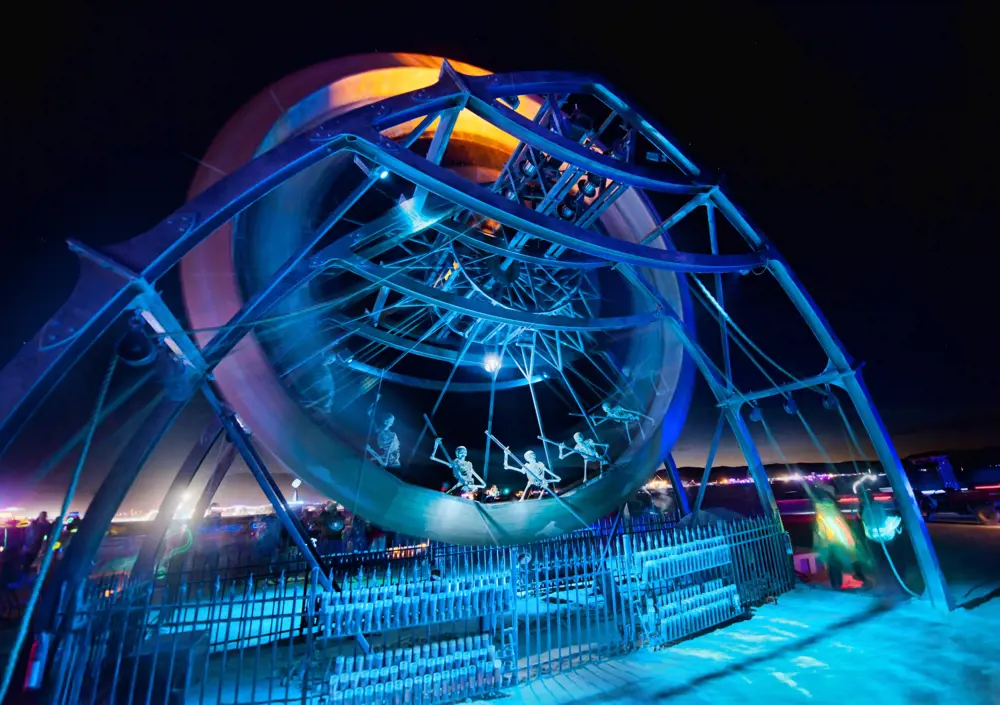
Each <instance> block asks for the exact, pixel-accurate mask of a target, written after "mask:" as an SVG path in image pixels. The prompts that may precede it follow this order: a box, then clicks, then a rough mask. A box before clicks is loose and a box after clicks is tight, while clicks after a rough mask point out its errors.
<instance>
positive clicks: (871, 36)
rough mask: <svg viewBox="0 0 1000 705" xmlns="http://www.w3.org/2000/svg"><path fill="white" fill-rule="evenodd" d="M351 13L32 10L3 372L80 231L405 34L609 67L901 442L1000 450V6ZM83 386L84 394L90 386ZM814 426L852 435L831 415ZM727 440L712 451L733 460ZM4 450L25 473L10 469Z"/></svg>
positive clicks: (481, 55) (405, 43)
mask: <svg viewBox="0 0 1000 705" xmlns="http://www.w3.org/2000/svg"><path fill="white" fill-rule="evenodd" d="M338 5H339V4H338V3H328V4H324V5H323V6H322V7H323V8H324V9H320V7H321V6H320V5H319V4H316V3H310V4H309V5H308V6H303V7H300V8H298V9H295V8H293V7H292V6H291V5H286V4H284V3H281V4H279V5H277V6H276V5H275V4H273V3H270V4H268V5H267V6H266V7H267V10H266V11H263V12H260V13H257V12H255V11H253V10H252V9H250V8H252V4H239V5H235V4H234V5H232V6H231V7H230V8H225V9H223V4H218V5H216V6H215V7H216V9H209V10H206V9H204V8H199V9H195V7H194V6H193V5H192V6H191V7H190V8H187V9H184V8H183V7H182V4H181V5H177V4H170V5H169V8H170V10H171V11H170V12H169V13H168V12H166V11H165V10H153V9H144V8H142V7H137V6H135V5H131V6H129V9H128V10H127V11H126V10H122V9H115V10H114V11H113V12H112V11H93V10H91V9H86V10H85V9H84V8H83V7H81V6H77V7H75V8H64V9H62V10H60V11H59V13H55V12H52V13H50V16H38V17H36V18H35V20H34V21H32V22H23V24H22V26H20V27H19V28H18V29H17V36H18V37H19V38H18V42H19V45H20V46H22V47H24V48H23V49H21V55H20V57H19V60H18V61H16V62H14V63H7V64H6V65H5V72H6V73H7V76H6V80H5V81H4V85H5V91H4V93H5V95H4V100H3V102H2V105H3V108H2V114H3V118H4V122H3V125H4V130H3V133H4V140H5V148H4V153H5V155H10V156H8V161H7V164H8V168H7V170H6V171H7V174H8V176H9V177H11V183H10V185H9V186H8V187H7V188H6V189H5V191H6V195H7V196H8V201H7V206H6V208H5V211H6V212H5V216H6V217H5V219H4V224H5V227H4V228H3V234H4V240H3V250H2V257H0V267H2V268H3V269H2V277H0V306H2V307H3V314H2V319H0V320H2V321H3V336H2V338H0V363H3V362H5V361H6V360H8V359H9V358H10V357H11V356H12V355H13V354H14V351H15V350H16V349H17V347H18V346H19V345H20V344H21V342H22V341H23V340H25V339H27V338H29V337H30V336H31V335H32V334H33V333H34V332H35V331H36V330H37V329H38V328H39V327H40V326H41V324H42V323H43V322H44V321H45V320H46V319H47V318H48V317H49V315H51V313H52V312H53V311H54V310H55V309H56V308H57V307H58V305H59V304H60V303H61V301H62V300H63V298H64V297H65V296H66V294H67V293H68V292H69V290H70V289H71V288H72V283H73V279H74V276H75V262H74V258H73V256H72V255H70V254H69V253H68V251H67V250H66V248H65V245H64V240H65V239H66V238H68V237H72V238H77V239H80V240H82V241H84V242H86V243H89V244H94V245H100V244H106V243H111V242H115V241H118V240H122V239H126V238H128V237H130V236H133V235H135V234H137V233H139V232H142V231H144V230H145V229H147V228H149V227H151V226H152V225H154V224H155V223H156V222H158V221H159V220H160V219H162V218H163V217H165V216H166V215H168V214H169V213H170V212H171V211H172V210H174V209H175V208H176V207H178V206H179V205H180V204H181V203H182V202H183V200H184V194H185V191H186V189H187V186H188V183H189V181H190V179H191V176H192V174H193V172H194V169H195V163H194V161H193V157H195V156H199V155H201V154H202V153H203V152H204V151H205V149H206V148H207V146H208V144H209V142H210V141H211V139H212V137H213V136H214V134H215V133H216V131H217V130H218V129H219V128H220V127H221V126H222V124H223V123H224V122H225V121H226V119H227V118H228V117H229V116H230V115H231V114H232V113H233V112H234V111H236V110H237V109H238V108H239V107H240V106H241V105H242V104H243V103H244V102H245V101H247V100H248V99H250V98H251V97H252V96H253V95H255V94H256V93H257V92H258V91H260V90H261V89H263V88H264V87H266V86H267V85H268V84H270V83H272V82H274V81H276V80H278V79H279V78H281V77H282V76H284V75H286V74H288V73H291V72H293V71H295V70H297V69H299V68H303V67H305V66H308V65H310V64H313V63H317V62H320V61H323V60H325V59H329V58H332V57H336V56H342V55H347V54H352V53H363V52H373V51H410V52H417V53H428V54H438V55H445V56H449V57H453V58H455V59H459V60H462V61H467V62H469V63H473V64H478V65H480V66H483V67H486V68H489V69H492V70H495V71H509V70H523V69H570V70H572V69H578V70H584V71H588V72H595V73H599V74H602V75H604V76H606V77H607V78H608V79H609V80H610V81H611V82H612V83H613V84H615V85H616V86H617V87H619V88H620V89H621V90H622V92H624V93H625V94H626V95H628V96H630V97H631V98H632V99H633V100H634V101H635V102H636V103H637V104H638V105H640V106H642V107H644V108H645V109H646V110H647V111H648V112H649V113H651V114H652V115H653V116H655V117H656V118H657V119H658V120H659V121H660V123H661V124H662V125H664V126H665V127H666V128H667V130H669V131H670V132H671V133H672V134H673V135H674V136H675V137H676V138H677V139H678V141H679V142H680V143H681V146H682V148H684V149H685V150H686V151H687V154H688V155H689V156H690V157H692V158H693V159H694V160H695V161H696V162H697V163H699V164H700V165H701V166H703V167H705V168H707V169H709V170H710V171H714V172H719V173H721V174H723V175H724V179H725V184H726V187H727V189H728V192H729V193H730V195H731V196H732V197H733V199H734V200H735V201H736V202H737V203H738V204H740V205H741V206H742V207H743V209H744V210H745V211H746V212H747V213H748V214H749V215H750V216H751V218H752V219H753V220H754V222H755V223H756V224H757V225H759V226H760V227H761V228H762V229H763V230H764V232H765V233H767V235H768V236H769V237H770V238H771V240H772V241H773V242H774V243H775V245H776V246H777V247H778V248H779V249H780V250H781V252H782V253H783V254H784V255H785V257H786V258H787V259H788V260H789V261H790V262H791V264H792V265H793V267H794V268H795V270H796V272H797V273H798V274H799V276H800V278H801V279H802V280H803V282H804V283H805V285H806V287H807V288H808V289H809V290H810V292H811V293H812V294H813V296H814V298H815V299H816V300H817V302H818V303H819V305H820V306H821V307H822V308H823V310H824V312H825V313H826V314H827V316H828V317H829V319H830V320H831V322H832V324H833V326H834V329H835V330H836V331H837V333H838V334H839V336H840V338H841V339H842V341H843V342H844V343H845V344H846V346H847V347H848V350H849V351H850V352H851V353H852V354H853V355H854V356H855V357H856V358H857V359H859V360H863V361H865V362H866V368H865V375H866V379H867V381H868V384H869V386H870V388H871V391H872V394H873V396H874V398H875V400H876V402H877V403H878V405H879V408H880V410H881V411H882V413H883V416H884V418H885V421H886V424H887V426H888V427H889V429H890V431H891V432H892V433H893V435H894V438H895V440H896V442H897V445H898V446H899V450H900V452H901V454H902V455H907V454H910V453H914V452H918V451H923V450H929V449H933V448H948V447H964V448H971V447H978V446H983V445H990V444H997V443H998V441H1000V402H998V399H1000V395H998V392H1000V371H998V370H1000V366H998V365H997V360H998V359H1000V354H998V350H1000V325H998V316H997V306H998V303H1000V295H998V293H997V292H998V287H997V283H996V281H995V275H993V273H992V270H993V269H995V262H996V261H997V255H998V254H1000V246H998V245H997V242H998V235H1000V233H998V231H997V218H996V216H995V213H994V204H993V201H995V200H996V198H995V188H994V184H995V183H996V178H995V169H996V167H995V165H994V163H993V162H992V161H991V156H990V155H991V154H994V153H995V150H996V146H997V145H996V134H995V128H996V121H995V118H994V114H993V113H992V112H990V111H989V110H988V109H987V106H988V105H989V104H990V103H991V100H990V99H989V97H988V93H989V92H990V90H991V86H995V85H996V82H995V80H994V78H993V77H992V76H989V75H987V73H986V70H987V67H988V66H989V65H990V64H991V61H989V60H988V59H987V57H988V54H989V52H987V49H986V47H987V46H990V42H989V41H988V40H987V36H986V27H987V23H986V21H985V19H984V18H979V17H975V16H972V15H970V14H967V13H965V14H963V11H962V10H961V9H959V8H954V7H944V6H941V7H932V8H912V7H906V8H905V9H904V7H903V6H895V7H893V6H882V7H860V6H858V7H853V6H852V7H837V8H835V7H829V8H818V7H812V6H810V7H773V6H767V5H760V6H753V7H751V6H746V5H738V6H730V5H717V4H712V3H699V4H698V6H699V9H698V10H697V11H692V10H685V11H666V10H660V11H659V14H658V15H650V14H648V13H644V12H641V11H640V9H639V8H642V7H645V6H647V4H646V3H643V4H637V5H636V6H635V7H634V8H633V9H632V10H631V11H629V10H628V9H627V6H628V3H617V4H612V5H607V6H605V7H604V8H602V7H601V6H599V5H591V4H589V3H571V4H570V3H567V4H553V5H552V7H553V8H555V7H556V6H557V5H558V9H553V10H551V11H545V10H541V8H542V6H543V3H531V4H528V5H526V6H524V7H523V8H520V9H516V8H515V6H514V5H510V4H508V5H504V6H503V7H505V8H515V9H506V10H503V11H500V10H494V9H488V8H486V7H485V6H482V7H475V6H474V5H472V4H468V5H466V6H465V8H464V9H461V10H456V11H455V12H453V13H452V14H450V15H449V16H447V17H445V18H444V19H441V18H440V17H439V16H438V17H434V18H431V17H429V16H428V17H418V16H417V15H416V14H415V13H406V12H397V11H393V10H390V9H388V6H384V4H375V3H372V4H371V5H372V6H373V8H374V9H373V11H372V12H370V13H369V14H368V15H367V16H365V15H364V14H363V13H364V12H365V7H364V6H361V7H359V8H357V9H355V10H352V11H351V12H350V13H347V14H341V13H338V12H337V10H336V8H337V7H338ZM164 7H166V6H164ZM432 7H434V8H438V9H437V10H436V11H440V9H439V8H443V7H444V8H446V7H448V6H447V4H444V5H442V4H438V3H435V4H433V5H432ZM455 7H458V6H455ZM496 7H500V6H496ZM608 8H610V9H611V10H614V12H612V11H610V10H609V9H608ZM540 11H541V12H542V14H538V13H539V12H540ZM19 12H20V10H19ZM279 12H280V13H281V14H278V13H279ZM161 13H162V14H161ZM617 13H621V15H620V16H619V15H618V14H617ZM11 187H12V188H11ZM727 286H729V292H728V293H729V294H730V297H731V298H730V301H731V302H732V312H733V315H734V317H736V318H737V320H742V321H743V322H744V323H745V324H746V326H747V327H748V328H749V329H751V330H756V332H757V336H758V342H760V343H761V344H762V345H764V346H765V347H767V349H769V350H772V351H775V352H776V354H777V356H778V357H780V358H781V359H782V360H785V361H790V363H789V364H791V365H793V366H794V364H795V361H796V359H797V358H803V359H804V358H805V356H807V355H808V353H807V352H806V351H805V350H804V349H800V343H799V342H797V341H798V340H800V337H797V336H795V335H789V334H787V331H786V330H785V329H784V325H785V323H783V322H782V319H781V317H779V316H777V315H775V311H774V310H772V303H771V300H770V299H767V298H766V297H764V298H761V297H757V296H755V295H753V294H751V293H749V292H747V293H746V295H741V294H742V291H743V289H744V288H745V287H744V286H743V285H742V284H741V283H740V282H738V281H736V282H730V283H729V284H728V285H727ZM813 371H817V370H813ZM79 397H80V398H81V399H85V401H84V402H82V403H83V404H84V406H85V407H88V408H89V405H90V404H91V403H92V402H91V399H92V397H88V396H87V395H86V394H80V395H79ZM698 399H700V400H701V401H704V400H705V394H704V392H703V391H702V392H699V395H698V396H697V397H696V400H698ZM702 406H704V407H705V408H704V409H699V410H696V411H694V412H693V413H692V416H691V420H690V428H689V429H688V431H686V433H685V436H684V437H683V438H682V442H681V443H680V444H679V448H678V460H679V462H680V463H681V464H698V463H700V462H703V461H704V453H705V447H704V446H705V444H706V442H707V439H708V437H709V436H710V435H711V427H712V426H713V424H714V416H713V412H712V411H711V409H710V408H708V406H707V405H702ZM194 413H198V412H197V410H196V411H195V412H194ZM189 423H191V424H192V427H195V426H197V421H192V422H189ZM817 428H818V430H819V432H820V434H821V435H822V436H823V437H824V439H825V440H827V439H831V443H832V439H833V438H834V437H836V438H838V439H839V435H838V434H839V431H837V430H836V429H834V428H833V427H832V426H830V425H829V424H828V423H827V422H825V421H822V420H821V421H818V422H817ZM838 442H840V441H839V440H838ZM47 444H51V441H50V440H48V439H45V440H44V441H43V440H40V441H39V443H38V445H39V449H40V451H42V450H46V449H50V445H47ZM178 447H179V446H178ZM789 447H790V448H791V452H793V453H794V454H795V456H796V457H795V458H794V459H797V460H814V459H816V458H815V451H814V449H812V448H811V447H809V446H808V444H802V445H796V444H795V442H792V441H790V446H789ZM730 451H731V446H729V447H727V452H726V453H725V454H724V455H723V457H722V458H720V460H721V461H722V462H732V463H734V464H735V463H737V462H738V460H737V458H736V457H735V455H734V454H733V453H732V452H730ZM184 452H186V448H183V449H180V450H178V451H177V454H178V457H179V456H181V455H183V453H184ZM832 452H834V453H835V454H836V453H839V451H832ZM839 455H841V456H842V455H843V454H842V453H839ZM765 459H767V458H765ZM171 463H172V461H170V460H168V461H166V462H163V465H165V466H166V465H170V464H171ZM0 467H2V472H3V473H4V477H3V478H2V480H3V481H4V485H5V486H6V487H10V486H11V479H12V473H14V472H15V470H14V468H13V467H12V465H11V464H10V463H5V464H3V465H2V466H0ZM3 504H4V502H3V500H2V499H0V506H2V505H3Z"/></svg>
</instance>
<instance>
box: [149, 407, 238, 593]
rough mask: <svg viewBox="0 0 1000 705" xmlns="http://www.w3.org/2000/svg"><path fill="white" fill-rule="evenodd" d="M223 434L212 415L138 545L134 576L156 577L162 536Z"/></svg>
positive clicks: (219, 424)
mask: <svg viewBox="0 0 1000 705" xmlns="http://www.w3.org/2000/svg"><path fill="white" fill-rule="evenodd" d="M221 434H222V424H221V423H220V422H219V420H218V419H215V418H213V419H212V420H211V421H210V422H209V423H208V426H206V428H205V430H204V431H202V434H201V437H200V438H199V439H198V442H197V443H195V445H194V447H193V448H191V452H190V453H188V456H187V457H186V458H185V459H184V462H183V463H181V467H180V469H179V470H178V471H177V474H176V475H175V476H174V481H173V482H172V483H171V484H170V488H169V489H167V493H166V495H164V497H163V501H162V502H160V509H159V510H158V511H157V513H156V518H155V519H154V520H153V521H152V522H151V524H150V527H149V530H148V531H147V532H146V536H145V538H144V539H143V542H142V548H140V549H139V555H138V557H136V559H135V563H134V564H133V566H132V577H133V578H134V579H136V580H149V579H150V578H152V577H153V571H154V569H155V568H156V559H157V557H158V556H159V553H160V547H161V546H162V545H163V539H164V537H165V536H166V535H167V531H168V530H169V529H170V524H171V523H172V522H173V520H174V515H175V514H176V513H177V510H178V508H180V505H181V502H182V501H184V493H185V492H187V490H188V488H189V487H190V486H191V481H192V480H193V479H194V476H195V475H196V474H197V473H198V469H199V468H200V467H201V464H202V463H203V462H204V461H205V458H206V457H207V456H208V453H209V451H211V449H212V446H213V445H215V441H216V440H218V438H219V436H220V435H221Z"/></svg>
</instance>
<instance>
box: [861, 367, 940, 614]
mask: <svg viewBox="0 0 1000 705" xmlns="http://www.w3.org/2000/svg"><path fill="white" fill-rule="evenodd" d="M844 389H845V390H847V394H848V396H849V397H850V398H851V401H852V402H854V407H855V408H856V409H857V411H858V415H859V416H860V417H861V423H862V424H863V425H864V427H865V430H866V431H867V432H868V437H869V438H871V441H872V445H873V446H874V447H875V453H876V454H877V455H878V459H879V462H880V463H881V464H882V470H883V471H884V472H885V476H886V478H887V479H888V480H889V485H890V486H891V487H892V496H893V501H894V504H895V507H896V511H898V512H899V515H900V517H902V519H903V526H904V527H905V528H906V534H907V536H909V537H910V543H911V544H912V545H913V552H914V553H915V554H916V556H917V563H918V565H919V566H920V572H921V573H922V574H923V578H924V586H925V587H926V589H927V596H928V597H929V598H930V601H931V604H932V605H933V606H935V607H937V608H938V609H941V610H943V611H946V612H950V611H951V610H953V609H954V608H955V603H954V601H953V600H952V597H951V593H950V592H949V590H948V582H947V580H946V579H945V577H944V573H942V572H941V565H940V564H939V563H938V558H937V553H936V552H935V550H934V544H932V543H931V536H930V534H929V533H928V531H927V524H926V522H924V518H923V515H921V513H920V506H919V505H918V504H917V498H916V497H915V496H914V494H913V487H912V486H911V485H910V480H909V478H908V477H907V476H906V471H905V470H904V469H903V463H902V462H901V461H900V459H899V454H898V453H896V448H895V447H894V446H893V444H892V441H891V440H890V439H889V432H888V431H887V430H886V428H885V424H883V423H882V417H881V416H880V415H879V413H878V411H877V410H876V409H875V405H874V404H873V403H872V399H871V395H870V394H869V393H868V388H867V387H866V386H865V383H864V381H863V380H862V379H861V373H860V372H856V373H855V374H854V375H850V376H848V377H847V378H845V379H844Z"/></svg>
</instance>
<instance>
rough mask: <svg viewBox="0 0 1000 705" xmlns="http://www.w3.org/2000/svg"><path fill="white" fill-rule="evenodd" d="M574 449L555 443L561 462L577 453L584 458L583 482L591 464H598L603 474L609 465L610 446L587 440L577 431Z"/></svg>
mask: <svg viewBox="0 0 1000 705" xmlns="http://www.w3.org/2000/svg"><path fill="white" fill-rule="evenodd" d="M538 439H539V440H541V441H545V442H546V443H552V441H550V440H548V439H546V438H542V437H541V436H539V437H538ZM573 443H574V445H573V447H572V448H570V447H568V446H567V445H566V444H565V443H553V445H555V446H557V447H558V448H559V460H562V459H563V458H568V457H569V456H571V455H573V454H574V453H576V454H577V455H579V456H580V457H581V458H583V481H584V482H586V481H587V466H588V465H589V464H590V463H597V466H598V468H599V469H600V470H601V472H603V471H604V466H605V465H607V464H608V456H607V453H608V447H609V446H608V444H607V443H598V442H597V441H595V440H594V439H592V438H585V437H584V435H583V434H582V433H580V432H579V431H577V432H576V433H574V434H573Z"/></svg>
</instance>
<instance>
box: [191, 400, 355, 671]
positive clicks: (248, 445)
mask: <svg viewBox="0 0 1000 705" xmlns="http://www.w3.org/2000/svg"><path fill="white" fill-rule="evenodd" d="M202 392H203V393H204V395H205V398H206V399H207V400H208V403H209V404H210V405H211V407H212V410H213V411H215V413H216V415H217V416H218V417H219V420H220V421H221V422H222V427H223V428H224V429H225V431H226V434H227V435H228V436H229V440H231V441H232V443H233V445H234V446H235V447H236V449H237V450H238V451H239V453H240V455H241V456H242V457H243V460H244V462H245V463H246V464H247V467H248V468H250V472H251V473H253V476H254V478H255V479H256V480H257V484H259V485H260V488H261V490H263V492H264V495H265V496H266V497H267V499H268V501H269V502H270V503H271V506H272V507H273V508H274V513H275V514H276V515H277V517H278V520H279V521H280V522H281V525H282V526H283V527H284V528H285V531H287V532H288V535H289V536H290V537H291V539H292V541H293V542H294V543H295V546H296V547H297V548H298V549H299V551H301V552H302V557H303V558H304V559H305V560H306V562H308V563H310V564H311V565H312V567H313V568H314V569H315V570H316V572H317V578H318V580H319V583H320V585H322V586H323V589H324V590H327V591H329V592H340V585H338V584H337V583H336V581H334V580H333V577H332V576H331V575H329V574H328V573H327V572H326V571H325V570H324V568H323V562H322V560H321V559H320V556H319V553H318V552H317V551H316V547H315V546H313V545H312V542H311V541H310V540H309V539H308V537H307V535H306V530H305V527H303V526H302V522H300V521H299V519H298V517H297V516H295V514H293V513H292V512H290V511H289V510H288V502H286V501H285V498H284V496H283V495H282V494H281V490H280V489H278V485H277V483H275V481H274V478H273V477H271V473H270V472H269V471H268V469H267V466H266V465H264V460H263V458H261V457H260V454H259V453H258V452H257V448H256V447H255V446H254V444H253V442H252V441H251V440H250V434H249V433H248V432H247V431H246V430H245V429H244V428H243V426H242V425H241V424H240V423H239V421H237V420H236V415H235V414H234V413H233V412H232V411H230V410H229V409H227V408H226V407H225V406H224V405H223V403H222V400H220V399H219V397H218V395H216V393H215V390H213V389H211V388H210V387H208V386H205V387H203V388H202ZM355 639H356V640H357V642H358V645H360V646H361V648H362V650H364V652H365V653H369V652H370V651H371V646H370V645H369V643H368V640H367V639H365V637H364V636H363V635H362V634H356V635H355Z"/></svg>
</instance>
